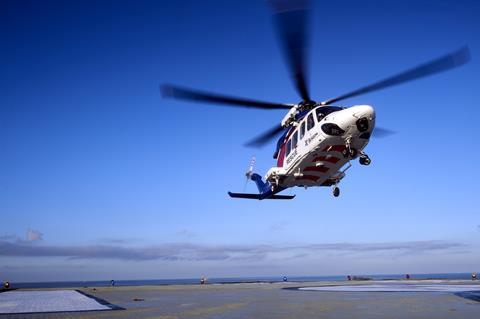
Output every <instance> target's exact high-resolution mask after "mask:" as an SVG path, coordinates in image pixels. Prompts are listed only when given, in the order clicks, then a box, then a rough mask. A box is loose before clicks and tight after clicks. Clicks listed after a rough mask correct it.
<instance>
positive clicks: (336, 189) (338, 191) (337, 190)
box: [333, 186, 340, 197]
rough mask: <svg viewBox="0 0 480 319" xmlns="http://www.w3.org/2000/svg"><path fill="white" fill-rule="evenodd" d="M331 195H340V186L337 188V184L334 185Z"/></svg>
mask: <svg viewBox="0 0 480 319" xmlns="http://www.w3.org/2000/svg"><path fill="white" fill-rule="evenodd" d="M333 196H335V197H338V196H340V188H338V186H335V187H334V188H333Z"/></svg>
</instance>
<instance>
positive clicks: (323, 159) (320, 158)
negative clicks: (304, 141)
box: [313, 156, 340, 164]
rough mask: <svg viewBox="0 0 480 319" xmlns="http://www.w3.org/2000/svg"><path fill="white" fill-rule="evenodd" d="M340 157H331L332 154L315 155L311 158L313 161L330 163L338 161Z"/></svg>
mask: <svg viewBox="0 0 480 319" xmlns="http://www.w3.org/2000/svg"><path fill="white" fill-rule="evenodd" d="M339 160H340V159H339V158H338V157H333V156H328V157H327V156H317V157H315V158H314V159H313V161H314V162H329V163H332V164H336V163H338V161H339Z"/></svg>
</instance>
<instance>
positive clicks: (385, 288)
mask: <svg viewBox="0 0 480 319" xmlns="http://www.w3.org/2000/svg"><path fill="white" fill-rule="evenodd" d="M299 290H315V291H337V292H338V291H343V292H467V291H480V285H442V284H437V285H418V284H393V285H392V284H378V285H350V286H322V287H302V288H299Z"/></svg>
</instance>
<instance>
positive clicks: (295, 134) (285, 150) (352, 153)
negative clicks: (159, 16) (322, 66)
mask: <svg viewBox="0 0 480 319" xmlns="http://www.w3.org/2000/svg"><path fill="white" fill-rule="evenodd" d="M270 3H271V5H272V7H273V10H274V13H273V19H274V22H275V26H276V29H277V32H278V35H279V40H280V44H281V48H282V51H283V55H284V57H285V59H286V62H287V66H288V70H289V72H290V75H291V77H292V79H293V82H294V85H295V89H296V91H297V93H298V94H299V96H300V97H301V101H300V102H298V103H295V104H284V103H274V102H266V101H259V100H254V99H246V98H238V97H232V96H227V95H222V94H217V93H210V92H206V91H199V90H195V89H190V88H185V87H182V86H176V85H171V84H165V85H162V86H161V87H160V90H161V93H162V95H163V97H167V98H177V99H184V100H190V101H194V102H204V103H213V104H224V105H230V106H235V107H247V108H259V109H268V110H277V109H281V110H288V111H287V113H286V114H285V116H284V117H283V119H282V121H281V122H280V124H279V125H275V126H274V127H272V128H270V129H269V130H267V131H265V132H264V133H263V134H261V135H259V136H258V137H256V138H254V139H252V140H250V141H249V142H247V143H246V144H245V145H246V146H249V147H261V146H264V145H265V144H267V143H268V142H270V141H271V140H272V139H274V138H275V137H277V136H280V137H279V138H278V141H277V144H276V148H275V152H274V154H273V158H274V159H276V161H277V163H276V166H274V167H272V168H270V169H269V170H268V172H267V173H266V175H265V178H264V179H262V176H260V175H259V174H257V173H254V172H253V165H252V166H250V168H249V169H248V171H247V172H246V177H247V179H248V180H252V181H254V182H255V184H256V186H257V188H258V193H257V194H249V193H233V192H228V195H229V196H230V197H232V198H243V199H257V200H263V199H293V198H294V197H295V195H279V194H278V193H280V192H282V191H284V190H286V189H288V188H292V187H304V188H308V187H313V186H324V187H332V193H333V196H334V197H338V196H339V195H340V188H339V186H338V185H339V183H340V181H341V180H342V179H343V178H344V177H345V176H346V171H347V170H348V169H349V168H350V167H351V166H352V164H351V161H352V160H355V159H358V161H359V163H360V165H365V166H367V165H370V163H371V159H370V157H369V156H368V155H367V154H366V152H365V147H366V146H367V145H368V143H369V141H370V138H371V137H372V136H377V137H383V136H388V135H390V134H392V133H393V132H392V131H390V130H388V129H383V128H379V127H375V119H376V118H375V109H374V108H373V107H372V106H371V105H363V104H360V105H352V106H348V107H347V106H343V105H339V104H338V103H337V102H340V101H342V100H345V99H348V98H352V97H356V96H359V95H363V94H366V93H370V92H373V91H377V90H381V89H385V88H388V87H392V86H395V85H398V84H402V83H405V82H409V81H413V80H417V79H419V78H423V77H426V76H429V75H432V74H435V73H440V72H443V71H447V70H450V69H453V68H456V67H459V66H461V65H464V64H465V63H467V62H468V61H469V60H470V52H469V49H468V47H462V48H460V49H458V50H456V51H454V52H451V53H449V54H446V55H444V56H441V57H439V58H437V59H434V60H430V61H428V62H426V63H423V64H420V65H418V66H415V67H413V68H411V69H408V70H406V71H403V72H400V73H397V74H395V75H393V76H390V77H387V78H385V79H383V80H380V81H378V82H375V83H372V84H370V85H367V86H363V87H361V88H359V89H356V90H353V91H350V92H348V93H345V94H342V95H340V96H337V97H334V98H330V99H327V100H324V101H315V100H312V98H311V96H310V93H309V90H308V86H307V70H306V53H307V52H306V51H307V39H308V28H307V20H308V16H309V13H310V10H309V8H310V6H309V3H308V1H285V0H283V1H270Z"/></svg>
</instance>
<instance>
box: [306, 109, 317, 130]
mask: <svg viewBox="0 0 480 319" xmlns="http://www.w3.org/2000/svg"><path fill="white" fill-rule="evenodd" d="M314 126H315V120H314V119H313V113H310V114H308V117H307V130H309V131H310V130H311V129H312V128H313V127H314Z"/></svg>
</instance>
